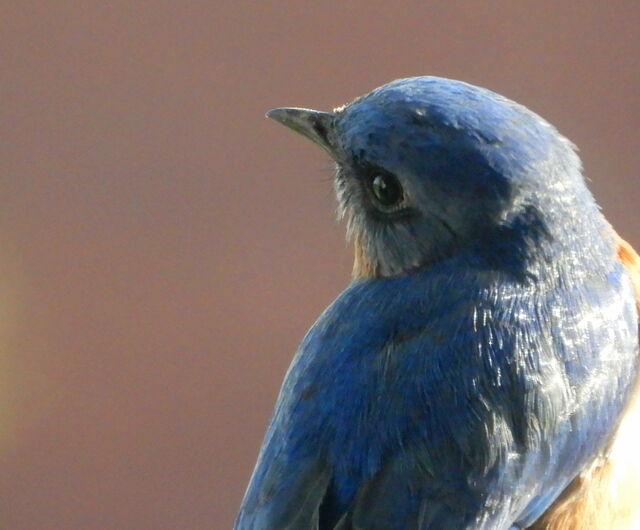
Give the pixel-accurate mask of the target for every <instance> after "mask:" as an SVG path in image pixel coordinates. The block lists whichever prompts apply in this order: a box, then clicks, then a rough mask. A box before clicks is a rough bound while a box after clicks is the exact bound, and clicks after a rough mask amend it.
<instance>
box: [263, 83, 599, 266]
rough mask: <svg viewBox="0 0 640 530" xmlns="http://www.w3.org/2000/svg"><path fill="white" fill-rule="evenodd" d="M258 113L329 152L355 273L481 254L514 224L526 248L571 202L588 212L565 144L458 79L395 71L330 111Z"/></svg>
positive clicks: (567, 213)
mask: <svg viewBox="0 0 640 530" xmlns="http://www.w3.org/2000/svg"><path fill="white" fill-rule="evenodd" d="M267 116H269V117H270V118H273V119H274V120H276V121H278V122H280V123H282V124H284V125H286V126H288V127H290V128H292V129H294V130H295V131H297V132H299V133H301V134H303V135H304V136H306V137H308V138H310V139H311V140H312V141H314V142H315V143H317V144H319V145H320V146H321V147H323V148H324V149H325V150H326V151H327V152H328V153H329V154H330V156H331V157H332V158H333V159H334V160H335V162H336V164H337V171H336V178H335V187H336V191H337V196H338V201H339V211H340V212H341V214H342V215H344V216H345V217H346V218H347V222H348V233H349V236H350V237H352V238H353V240H354V241H355V246H356V260H355V266H354V274H355V276H357V277H371V276H394V275H399V274H403V273H405V272H407V271H409V270H412V269H414V268H417V267H422V266H424V265H428V264H432V263H435V262H437V261H439V260H442V259H444V258H446V257H447V256H450V255H451V254H453V253H455V252H459V251H462V250H465V249H470V248H479V249H481V248H483V247H484V250H485V251H487V249H488V247H490V246H491V245H494V244H495V243H496V242H498V241H499V240H504V239H505V238H508V237H509V235H510V234H511V235H513V234H515V233H516V232H517V233H518V234H520V236H522V237H521V239H522V238H524V239H527V240H530V242H533V243H531V244H535V240H536V238H535V237H533V234H534V233H536V234H540V233H542V232H544V233H545V234H547V236H549V237H553V236H554V230H555V229H556V228H558V227H557V226H556V225H560V227H562V228H563V229H565V228H566V226H567V225H568V224H573V222H574V221H576V220H575V219H574V220H573V221H572V219H573V217H575V210H576V206H577V205H580V206H581V207H582V210H588V211H589V212H592V213H594V212H596V207H595V203H593V200H592V199H591V196H590V194H589V193H588V191H587V190H586V188H585V186H584V182H583V179H582V176H581V170H580V162H579V159H578V157H577V156H576V154H575V152H574V149H573V146H572V145H571V143H570V142H569V141H568V140H566V139H565V138H563V137H562V136H561V135H560V134H558V132H557V131H556V130H555V129H554V128H553V127H552V126H551V125H549V124H548V123H547V122H546V121H544V120H543V119H542V118H540V117H539V116H537V115H536V114H534V113H533V112H531V111H529V110H527V109H526V108H524V107H523V106H521V105H518V104H516V103H514V102H512V101H510V100H508V99H506V98H504V97H502V96H500V95H498V94H496V93H493V92H491V91H489V90H485V89H482V88H478V87H475V86H472V85H469V84H467V83H463V82H460V81H453V80H449V79H442V78H437V77H415V78H408V79H400V80H397V81H393V82H391V83H389V84H387V85H384V86H382V87H380V88H378V89H376V90H373V91H372V92H370V93H369V94H367V95H365V96H363V97H360V98H358V99H356V100H355V101H353V102H351V103H349V104H348V105H345V106H344V107H341V108H339V109H336V110H334V111H333V112H319V111H312V110H308V109H297V108H279V109H274V110H271V111H270V112H269V113H268V114H267ZM578 209H580V208H578ZM576 222H577V221H576ZM514 231H515V232H514ZM496 252H498V253H499V250H496Z"/></svg>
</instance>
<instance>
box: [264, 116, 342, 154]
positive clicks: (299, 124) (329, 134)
mask: <svg viewBox="0 0 640 530" xmlns="http://www.w3.org/2000/svg"><path fill="white" fill-rule="evenodd" d="M267 118H271V119H272V120H275V121H277V122H279V123H281V124H282V125H285V126H286V127H289V129H293V130H294V131H296V132H297V133H300V134H302V135H303V136H306V137H307V138H309V140H311V141H312V142H313V143H315V144H318V145H319V146H320V147H322V148H323V149H324V150H325V151H326V152H327V153H329V155H330V156H331V158H333V159H334V160H336V157H337V150H336V147H335V139H334V134H333V120H334V118H335V115H334V114H333V113H331V112H320V111H318V110H311V109H298V108H295V107H281V108H278V109H272V110H270V111H269V112H267Z"/></svg>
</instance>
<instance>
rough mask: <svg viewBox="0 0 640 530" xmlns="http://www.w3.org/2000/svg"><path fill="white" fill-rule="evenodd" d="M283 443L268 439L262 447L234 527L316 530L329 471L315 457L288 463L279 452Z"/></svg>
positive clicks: (282, 453) (317, 457)
mask: <svg viewBox="0 0 640 530" xmlns="http://www.w3.org/2000/svg"><path fill="white" fill-rule="evenodd" d="M275 434H276V436H278V434H277V433H275ZM283 441H284V440H273V439H272V443H271V444H268V445H266V446H265V449H266V451H263V453H262V454H261V456H260V459H259V461H258V464H257V466H256V470H255V472H254V476H253V478H252V480H251V483H250V484H249V488H248V490H247V493H246V495H245V499H244V501H243V503H242V507H241V509H240V512H239V514H238V517H237V519H236V523H235V527H234V528H236V529H238V530H240V529H241V530H271V529H274V530H275V529H282V530H298V529H305V530H307V529H316V528H318V514H319V507H320V503H321V502H322V499H323V498H324V496H325V493H326V490H327V486H328V484H329V480H330V478H331V477H330V473H329V468H328V467H327V466H326V465H325V464H324V463H323V461H322V460H321V459H320V457H319V456H316V455H312V456H309V457H308V458H296V460H295V462H292V461H291V459H290V458H289V456H288V455H287V454H286V453H285V451H284V450H283V449H284V448H283V447H282V445H281V442H283ZM274 453H275V454H274Z"/></svg>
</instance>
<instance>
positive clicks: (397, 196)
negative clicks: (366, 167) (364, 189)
mask: <svg viewBox="0 0 640 530" xmlns="http://www.w3.org/2000/svg"><path fill="white" fill-rule="evenodd" d="M369 189H370V190H371V194H372V195H373V197H374V199H375V200H376V202H377V203H378V204H379V205H380V206H382V207H383V208H385V209H389V208H393V207H394V206H397V205H399V204H400V203H401V202H402V200H403V199H404V192H403V190H402V185H401V184H400V181H399V180H398V179H397V178H396V177H394V176H393V175H391V174H390V173H373V174H372V175H371V176H370V177H369Z"/></svg>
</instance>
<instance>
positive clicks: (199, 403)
mask: <svg viewBox="0 0 640 530" xmlns="http://www.w3.org/2000/svg"><path fill="white" fill-rule="evenodd" d="M0 39H1V42H0V489H1V493H0V520H1V523H0V526H1V527H2V528H7V529H47V530H49V529H56V530H57V529H61V530H68V529H69V530H75V529H78V530H80V529H83V530H84V529H97V530H102V529H113V530H116V529H171V530H176V529H187V530H191V529H224V528H229V527H230V526H231V524H232V521H233V518H234V516H235V512H236V510H237V507H238V504H239V502H240V499H241V496H242V493H243V491H244V488H245V485H246V483H247V480H248V478H249V475H250V472H251V469H252V466H253V463H254V460H255V457H256V454H257V450H258V447H259V444H260V440H261V437H262V433H263V430H264V428H265V424H266V422H267V419H268V416H269V414H270V411H271V408H272V406H273V402H274V399H275V396H276V393H277V390H278V388H279V385H280V381H281V380H282V377H283V375H284V372H285V370H286V367H287V365H288V363H289V360H290V358H291V355H292V353H293V351H294V349H295V347H296V345H297V343H298V341H299V340H300V339H301V337H302V335H303V334H304V332H305V331H306V329H307V328H308V326H309V325H310V324H311V323H312V322H313V320H314V319H315V317H316V316H317V315H318V313H319V312H320V311H321V310H322V309H323V308H324V307H325V306H326V305H327V304H328V303H329V302H330V301H331V300H332V299H333V298H334V296H335V295H336V294H337V293H338V292H339V291H340V290H341V289H342V288H343V287H344V286H345V285H346V284H347V282H348V281H349V271H350V267H351V251H350V249H349V248H348V247H347V246H346V245H345V243H344V239H343V230H342V227H341V226H340V225H338V224H336V223H335V221H334V204H333V198H332V192H331V184H330V177H331V173H330V167H331V164H330V163H329V161H328V159H327V157H326V156H324V155H323V153H322V152H321V151H320V150H318V149H317V148H314V147H313V146H312V145H310V144H309V143H308V142H306V141H305V140H303V139H301V138H299V137H296V136H295V135H293V134H292V133H290V132H289V131H286V130H285V129H284V128H282V127H280V126H278V125H276V124H275V123H273V122H269V121H268V120H267V119H265V118H264V112H265V110H267V109H269V108H270V107H274V106H280V105H298V106H312V107H317V108H320V109H331V108H332V107H334V106H337V105H339V104H341V103H344V102H346V101H347V100H349V99H351V98H353V97H355V96H357V95H360V94H362V93H364V92H367V91H369V90H370V89H372V88H374V87H376V86H378V85H380V84H382V83H384V82H387V81H390V80H392V79H394V78H397V77H402V76H409V75H421V74H435V75H441V76H447V77H455V78H460V79H464V80H467V81H470V82H472V83H476V84H480V85H484V86H487V87H489V88H492V89H494V90H496V91H498V92H501V93H503V94H505V95H507V96H509V97H511V98H513V99H516V100H518V101H520V102H522V103H524V104H526V105H527V106H529V107H531V108H532V109H534V110H535V111H537V112H539V113H540V114H542V115H543V116H545V117H547V118H548V119H549V120H550V121H552V122H553V123H555V124H556V125H557V126H558V127H559V128H560V130H561V131H563V132H564V133H565V134H566V135H568V136H569V137H570V138H571V139H572V140H574V141H575V143H577V144H578V145H579V146H580V148H581V153H582V156H583V159H584V162H585V166H586V171H587V174H588V175H589V176H590V178H591V179H592V183H591V187H592V189H593V190H594V192H595V194H596V195H597V197H598V199H599V201H600V203H601V204H602V206H603V208H604V211H605V213H606V214H607V216H608V217H609V219H610V220H611V221H612V222H613V223H614V224H615V226H616V227H617V228H618V229H619V231H620V232H621V233H622V234H624V235H625V236H626V237H627V238H628V239H629V240H630V241H631V242H632V243H633V244H635V245H640V213H638V206H639V205H640V193H639V192H638V188H637V178H638V168H639V166H640V149H638V143H639V141H640V133H639V132H638V130H639V128H638V118H639V116H640V99H639V97H638V93H639V92H638V89H639V81H640V79H639V75H640V60H639V58H640V57H639V55H640V54H639V51H640V3H638V2H636V1H635V0H628V1H610V2H602V1H599V0H594V1H584V2H557V1H539V0H535V1H523V2H504V1H499V0H494V1H485V2H478V1H475V0H474V1H455V2H447V3H445V2H426V1H423V2H406V3H393V2H388V1H385V2H381V1H373V2H372V1H369V0H367V1H365V0H358V1H344V0H342V1H337V0H332V1H324V2H299V3H297V4H294V3H285V2H276V1H260V2H258V1H255V2H246V1H239V2H231V1H229V2H221V1H218V2H216V1H211V0H210V1H206V2H205V1H171V2H169V1H163V0H156V1H134V2H132V1H131V0H127V1H124V0H115V1H109V2H99V1H85V2H71V1H66V0H52V1H50V2H35V1H30V0H19V1H18V0H16V1H13V2H10V1H7V2H5V3H4V4H3V6H2V7H1V8H0Z"/></svg>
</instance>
